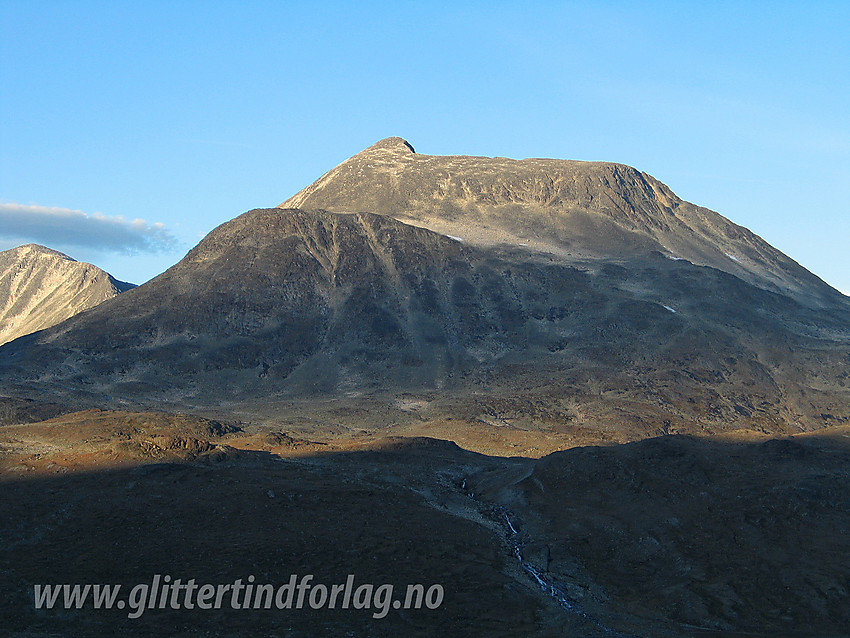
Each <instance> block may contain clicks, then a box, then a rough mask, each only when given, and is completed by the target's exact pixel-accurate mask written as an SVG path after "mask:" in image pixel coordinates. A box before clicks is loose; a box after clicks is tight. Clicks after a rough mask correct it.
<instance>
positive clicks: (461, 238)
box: [446, 235, 463, 242]
mask: <svg viewBox="0 0 850 638" xmlns="http://www.w3.org/2000/svg"><path fill="white" fill-rule="evenodd" d="M446 237H448V238H449V239H454V240H455V241H460V242H462V241H463V237H455V236H454V235H446Z"/></svg>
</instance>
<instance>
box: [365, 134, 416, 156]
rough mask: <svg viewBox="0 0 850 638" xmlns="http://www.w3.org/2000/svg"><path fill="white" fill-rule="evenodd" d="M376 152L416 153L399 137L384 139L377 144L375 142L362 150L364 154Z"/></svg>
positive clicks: (408, 143)
mask: <svg viewBox="0 0 850 638" xmlns="http://www.w3.org/2000/svg"><path fill="white" fill-rule="evenodd" d="M378 150H389V151H400V152H402V153H416V150H415V149H414V148H413V146H412V145H411V144H410V142H408V141H407V140H405V139H404V138H401V137H385V138H384V139H382V140H380V141H379V142H375V143H374V144H372V146H370V147H369V148H367V149H366V150H364V151H363V152H364V153H368V152H370V151H378Z"/></svg>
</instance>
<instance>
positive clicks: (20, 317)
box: [0, 244, 133, 344]
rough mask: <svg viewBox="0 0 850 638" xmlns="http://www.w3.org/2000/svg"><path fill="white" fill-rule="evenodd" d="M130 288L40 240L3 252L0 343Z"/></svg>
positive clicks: (0, 253)
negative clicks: (41, 243)
mask: <svg viewBox="0 0 850 638" xmlns="http://www.w3.org/2000/svg"><path fill="white" fill-rule="evenodd" d="M130 288H133V285H132V284H127V283H124V282H122V281H118V280H116V279H114V278H113V277H112V276H111V275H110V274H109V273H107V272H104V271H103V270H101V269H100V268H98V267H97V266H93V265H91V264H86V263H81V262H78V261H74V260H73V259H71V258H70V257H68V256H67V255H63V254H62V253H60V252H57V251H55V250H51V249H49V248H45V247H44V246H39V245H37V244H26V245H24V246H19V247H17V248H13V249H11V250H6V251H3V252H0V344H3V343H6V342H8V341H12V340H13V339H17V338H18V337H20V336H22V335H25V334H29V333H31V332H36V331H38V330H43V329H44V328H49V327H50V326H54V325H56V324H57V323H60V322H62V321H64V320H65V319H67V318H68V317H71V316H73V315H75V314H77V313H79V312H82V311H83V310H87V309H89V308H92V307H94V306H96V305H97V304H99V303H101V302H103V301H106V300H107V299H111V298H112V297H115V296H116V295H118V294H119V293H121V292H124V291H125V290H129V289H130Z"/></svg>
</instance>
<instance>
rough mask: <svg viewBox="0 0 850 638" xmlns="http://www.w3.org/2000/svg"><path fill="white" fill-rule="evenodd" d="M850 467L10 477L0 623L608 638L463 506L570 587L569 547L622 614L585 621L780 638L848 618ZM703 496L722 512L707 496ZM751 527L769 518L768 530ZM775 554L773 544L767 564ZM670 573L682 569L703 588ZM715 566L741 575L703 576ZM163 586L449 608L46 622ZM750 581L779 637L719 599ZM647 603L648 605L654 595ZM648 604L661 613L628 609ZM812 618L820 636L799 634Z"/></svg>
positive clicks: (434, 446)
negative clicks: (96, 587)
mask: <svg viewBox="0 0 850 638" xmlns="http://www.w3.org/2000/svg"><path fill="white" fill-rule="evenodd" d="M848 461H850V439H848V438H847V437H846V436H835V437H831V438H830V437H826V436H822V437H818V436H806V437H797V438H795V439H793V440H789V439H785V440H772V441H767V442H757V443H737V442H729V441H727V442H724V441H716V440H714V441H712V440H705V439H697V438H690V437H679V436H671V437H663V438H661V439H654V440H649V441H643V442H639V443H635V444H629V445H621V446H609V447H597V448H577V449H574V450H568V451H564V452H559V453H556V454H554V455H550V456H549V457H544V458H543V459H541V460H540V461H533V460H529V459H501V458H498V457H487V456H483V455H480V454H476V453H472V452H467V451H465V450H462V449H460V448H457V447H456V446H454V444H451V443H447V442H442V441H430V440H426V439H420V440H416V441H413V442H411V441H388V442H387V443H386V444H385V445H384V446H383V447H381V446H378V447H377V448H376V449H370V450H362V451H349V452H323V453H314V454H303V455H298V456H293V457H289V458H284V459H281V458H279V457H277V456H275V455H273V454H271V453H269V452H264V451H244V450H243V451H239V452H238V453H235V454H231V455H228V456H227V457H225V458H223V459H219V461H218V462H212V461H207V462H200V461H195V462H183V463H175V462H170V463H152V464H143V465H138V466H135V467H127V468H121V469H110V470H101V471H81V472H75V473H68V474H63V475H52V476H39V477H26V476H22V477H19V478H15V479H7V480H4V481H2V483H0V537H2V539H3V544H2V546H0V570H2V576H3V584H2V586H0V616H2V618H3V624H4V627H5V631H6V632H7V634H8V635H13V636H14V635H18V636H32V635H55V634H59V635H74V636H100V635H106V634H110V635H112V634H118V633H120V634H123V635H128V636H149V635H170V636H201V635H228V636H254V635H269V636H277V635H286V636H316V635H329V636H330V635H335V636H336V635H350V636H390V635H398V634H399V633H401V635H417V636H437V635H440V636H444V635H454V636H480V635H488V636H499V635H503V636H516V635H529V636H530V635H540V636H544V635H576V636H592V635H617V633H616V632H614V633H613V634H612V633H607V634H606V632H605V631H603V629H602V628H601V624H593V623H589V621H588V620H587V618H584V619H582V618H579V617H578V616H577V615H575V614H573V615H571V614H570V613H569V612H566V611H565V610H563V609H561V608H558V607H557V606H556V605H553V604H550V603H549V602H547V598H546V596H545V595H541V594H540V593H539V592H537V591H536V590H535V587H534V585H533V583H531V582H530V581H528V578H527V576H523V574H522V572H521V571H520V572H519V576H517V574H516V573H515V572H516V569H517V565H515V564H513V562H512V561H513V557H512V556H511V555H510V552H509V551H506V546H505V543H506V542H507V541H506V540H505V538H506V534H507V532H506V530H505V529H504V528H503V527H500V526H499V525H500V524H501V523H500V524H492V521H491V524H490V527H489V528H488V527H486V526H483V525H481V524H479V523H478V522H475V521H474V520H468V518H472V517H471V516H470V517H468V518H464V517H463V516H460V515H458V513H459V511H460V510H459V509H458V508H459V507H461V506H462V503H465V502H469V503H471V505H470V507H471V508H472V509H469V510H468V511H467V513H468V512H471V511H473V510H474V508H475V507H478V508H479V511H481V512H484V513H485V514H486V512H487V511H488V508H491V509H492V508H505V507H506V508H508V511H510V512H511V515H512V516H514V517H515V524H516V525H517V527H518V528H519V533H520V538H521V541H522V543H523V544H524V545H523V547H524V548H526V549H527V551H528V556H529V557H531V558H532V559H533V558H535V556H536V554H534V552H536V551H538V550H540V548H541V547H543V546H544V545H547V546H549V547H550V548H554V549H550V551H554V552H555V562H554V564H553V565H552V566H551V567H552V570H551V571H552V573H553V574H555V575H557V576H558V577H559V578H561V577H564V576H563V574H564V572H563V567H564V565H565V564H566V563H564V562H563V561H562V562H561V563H559V562H558V561H561V560H562V559H563V560H566V558H565V553H566V552H572V557H571V560H573V561H574V562H575V561H576V560H578V561H579V562H580V563H582V565H581V570H583V572H582V573H584V574H589V575H591V576H593V577H594V578H595V579H596V581H597V582H599V583H603V584H604V586H605V588H606V591H607V594H606V595H607V596H608V597H609V602H608V603H606V604H608V606H609V611H610V614H609V611H605V609H604V608H599V609H594V610H593V614H594V616H593V617H594V618H595V619H596V620H604V619H607V620H610V621H613V622H614V623H615V624H616V625H617V626H620V627H627V628H630V630H629V631H630V632H631V633H633V634H634V635H653V636H664V635H698V634H699V635H709V634H708V633H705V632H706V631H711V634H710V635H726V636H732V635H734V634H733V633H732V632H733V631H734V630H736V629H737V630H747V631H754V632H756V633H755V635H759V634H758V633H757V628H758V626H759V624H760V623H762V625H761V626H762V627H763V628H764V629H766V630H770V631H768V633H765V634H764V635H776V633H775V631H776V629H777V627H779V628H782V627H785V629H786V631H784V632H783V635H789V636H791V635H800V636H803V635H841V634H840V631H839V632H838V633H836V628H837V627H841V626H842V625H841V624H839V623H842V622H847V621H850V618H847V614H848V612H847V611H846V610H848V609H850V605H847V604H846V603H847V602H848V600H847V591H848V585H847V581H846V566H847V565H850V544H848V542H847V541H845V540H844V536H843V535H842V534H840V533H839V532H838V530H842V529H847V528H848V526H850V502H848V498H850V497H848V495H850V476H848V474H847V472H846V468H847V467H848V464H847V463H848ZM532 469H533V472H532ZM535 482H536V484H540V485H542V486H543V490H542V491H541V488H539V487H537V485H536V484H535ZM469 491H475V492H476V495H475V498H474V499H471V498H470V497H469V496H468V492H469ZM701 492H708V493H710V495H711V498H710V499H708V500H705V499H703V501H700V500H699V496H698V495H699V494H700V493H701ZM506 494H507V495H508V496H510V495H511V494H513V497H511V498H513V500H511V498H508V497H506ZM517 494H520V495H521V497H522V498H519V499H517V498H514V497H516V495H517ZM748 494H749V496H748ZM459 504H461V505H459ZM660 504H663V507H662V505H660ZM768 505H770V507H768ZM765 508H767V509H765ZM493 511H496V510H493ZM499 511H501V510H499ZM771 517H773V518H771ZM670 518H678V520H679V521H680V525H679V527H678V530H679V531H676V530H677V528H676V527H675V526H673V527H670V526H668V528H669V529H667V531H666V532H665V534H667V536H665V537H663V538H661V537H659V538H660V542H661V544H662V545H663V547H664V550H665V551H663V552H658V553H653V552H651V551H650V552H646V551H644V552H643V553H632V554H631V555H630V552H635V551H636V550H635V548H640V547H642V544H645V543H646V540H645V539H646V537H647V535H649V532H648V531H647V530H648V529H650V528H651V526H652V525H653V524H654V521H656V520H668V519H670ZM758 520H768V521H769V524H768V525H766V526H765V525H762V527H761V528H760V527H759V525H758V524H757V521H758ZM606 526H607V527H606ZM827 529H831V530H832V534H831V536H829V537H828V536H827V535H826V534H825V530H827ZM630 534H631V535H632V538H629V535H630ZM712 534H717V535H718V540H717V542H711V541H710V540H709V538H710V536H711V535H712ZM618 535H619V536H618ZM623 535H625V536H623ZM801 535H802V536H801ZM615 537H617V538H619V541H616V542H615V540H612V539H615ZM582 539H583V540H582ZM581 543H585V544H586V545H587V547H588V548H590V549H589V550H587V551H585V550H582V549H581ZM736 543H738V544H739V546H737V547H736V546H735V544H736ZM760 546H762V547H761V548H760ZM670 547H674V548H675V550H676V552H677V553H674V552H673V551H672V550H670V551H668V550H669V548H670ZM765 547H767V550H765ZM770 547H774V548H779V549H780V550H781V551H779V552H778V553H777V557H776V559H775V560H773V559H771V558H770V551H769V548H770ZM795 547H796V548H797V549H796V552H797V554H796V555H795V553H794V551H795V550H794V548H795ZM508 549H509V548H508ZM524 551H525V550H524ZM747 552H750V553H752V555H753V556H754V557H755V559H753V560H748V561H747V560H744V561H742V563H741V565H740V570H739V571H738V572H735V571H734V570H735V566H734V560H738V557H739V556H743V555H745V554H746V553H747ZM594 554H599V556H600V558H599V560H597V561H594V560H593V559H592V556H593V555H594ZM730 556H731V557H732V559H733V560H732V562H730V558H729V557H730ZM618 561H619V563H618ZM667 561H685V562H686V563H688V564H689V565H690V568H689V569H690V571H691V575H690V576H688V575H687V571H688V570H685V571H682V569H679V568H680V567H681V565H678V567H677V566H676V565H673V567H676V569H673V567H671V565H672V564H668V563H667ZM718 566H719V567H718ZM722 569H727V570H730V569H731V570H732V571H731V572H727V573H725V574H721V575H720V576H716V577H714V580H713V581H712V580H711V579H710V578H708V577H707V576H706V574H709V575H711V574H713V573H714V572H713V571H712V570H715V571H716V570H721V571H722ZM559 570H561V571H559ZM600 570H601V571H600ZM604 570H609V573H605V571H604ZM795 570H798V571H797V572H795ZM650 572H651V574H650V576H647V574H648V573H650ZM718 573H719V572H718ZM156 574H159V575H161V576H163V577H164V576H165V575H169V576H170V577H171V578H172V579H177V578H180V579H181V580H182V581H183V582H186V581H187V580H188V579H195V580H196V582H197V583H199V584H200V583H210V584H214V585H217V584H231V583H233V582H234V581H236V579H240V578H241V579H242V581H243V582H247V579H248V577H249V576H253V577H254V580H255V582H256V583H257V584H261V583H269V584H275V585H281V584H284V583H286V582H287V581H288V580H289V578H290V576H291V575H292V574H296V575H298V576H299V577H300V576H303V575H306V574H312V575H313V576H314V583H325V584H327V585H328V586H330V585H332V584H337V583H344V582H345V581H346V578H347V576H348V575H349V574H354V575H355V577H356V582H357V583H358V584H359V583H372V584H375V585H376V586H378V585H379V584H382V583H391V584H393V585H394V587H395V588H396V591H399V590H403V589H404V588H405V587H406V585H408V584H414V583H423V584H425V585H426V586H427V585H429V584H434V583H439V584H442V586H443V587H444V588H445V599H444V601H443V603H442V605H441V606H440V607H439V608H438V609H433V610H429V609H424V608H423V609H419V610H413V609H411V610H405V609H399V610H395V609H392V610H390V611H389V612H388V614H387V615H386V617H385V618H381V619H376V618H373V617H372V613H373V612H374V611H375V610H374V609H368V610H367V609H363V610H354V609H347V610H342V609H335V610H330V609H318V610H314V609H310V608H307V607H308V605H306V604H305V608H304V609H300V610H294V609H289V610H286V609H284V610H280V609H275V608H274V607H273V608H272V609H268V610H266V609H256V610H255V609H250V610H234V609H231V608H227V605H225V608H223V609H221V610H208V611H207V610H199V609H194V610H188V609H179V610H173V609H148V610H145V612H144V613H143V614H142V615H141V617H140V618H137V619H130V618H128V617H127V616H128V612H127V610H126V609H125V610H117V609H112V610H105V609H92V608H91V605H88V606H87V607H86V608H83V609H72V610H64V609H62V610H60V609H52V610H46V609H41V610H36V609H35V608H34V603H33V591H34V590H33V586H34V585H36V584H64V583H69V584H96V583H99V584H121V585H122V587H123V588H124V589H125V591H127V590H129V589H131V588H132V587H133V586H135V585H137V584H143V583H151V581H152V578H153V577H154V575H156ZM683 574H684V575H683ZM721 576H722V577H721ZM524 578H525V580H523V579H524ZM665 579H667V580H666V581H665ZM772 579H773V581H774V582H771V581H772ZM842 579H843V580H842ZM526 581H528V582H526ZM626 583H629V584H628V586H626ZM688 583H690V584H688ZM752 583H757V584H758V586H759V587H761V598H762V599H763V600H767V601H770V604H771V605H774V604H775V603H776V601H777V600H779V602H780V603H782V604H784V605H785V608H783V609H781V610H776V614H775V623H774V624H772V625H769V626H768V625H764V624H763V623H764V622H765V620H764V619H765V618H766V617H767V618H770V617H771V616H770V613H772V612H771V610H769V609H768V610H767V611H766V610H765V609H764V608H763V606H760V605H759V604H758V603H757V602H756V601H752V600H746V599H736V600H734V605H733V608H732V615H730V613H729V609H726V608H725V607H723V604H722V600H723V599H724V596H727V595H728V591H727V590H726V589H723V587H728V588H731V589H729V591H732V593H733V594H734V593H735V592H736V591H738V590H740V592H745V591H748V590H747V587H751V585H752ZM663 586H667V587H668V589H676V588H679V589H681V591H691V592H696V593H695V594H694V596H695V598H693V600H700V601H703V600H704V598H703V597H702V593H704V591H709V592H714V593H713V594H712V595H714V596H715V598H716V599H717V600H718V601H719V602H718V606H717V607H714V608H712V607H711V606H707V607H705V608H704V609H699V610H697V612H695V614H692V615H691V616H693V618H695V619H698V618H699V617H700V616H699V614H700V613H701V614H703V616H702V618H703V619H706V618H707V619H714V620H715V621H716V622H715V624H714V625H711V624H705V623H702V624H700V623H696V622H694V623H693V624H692V625H691V628H690V629H687V628H686V625H687V624H688V623H685V622H681V621H680V620H677V621H676V622H669V619H665V618H664V617H663V615H662V612H664V611H665V610H668V607H665V605H667V604H668V603H670V600H671V597H670V596H669V595H667V594H665V595H661V596H656V595H657V594H658V593H659V592H661V591H663ZM712 588H714V589H712ZM818 592H820V593H818ZM668 593H669V592H668ZM653 596H656V597H657V603H658V604H657V606H656V608H652V603H651V602H650V603H646V601H647V600H651V599H652V597H653ZM733 598H734V596H733ZM225 600H229V599H225ZM676 600H678V599H676ZM676 600H674V601H673V602H674V603H675V602H676ZM688 600H691V599H689V598H687V597H683V598H682V600H681V601H679V602H682V601H684V602H687V601H688ZM636 602H640V603H641V604H649V607H648V608H644V609H642V610H640V611H639V612H637V613H635V603H636ZM670 604H672V603H670ZM842 605H843V607H841V606H842ZM842 609H843V610H844V611H842ZM606 614H608V615H606ZM765 614H767V616H765ZM801 615H807V623H808V624H807V626H808V627H810V628H811V629H810V631H809V632H806V631H805V630H801V629H800V628H799V623H798V618H799V617H800V616H801ZM626 616H628V618H627V619H626V620H624V618H626ZM671 617H673V618H678V619H682V618H689V617H690V616H688V614H681V613H672V612H671ZM736 617H737V625H736V624H735V618H736ZM629 618H630V619H629ZM594 622H596V621H594ZM588 623H589V624H588ZM843 626H845V627H846V626H847V625H843ZM698 627H702V629H698ZM714 630H717V632H715V631H714ZM721 630H722V631H721ZM699 632H703V633H702V634H700V633H699ZM771 632H774V633H771ZM795 632H796V633H795Z"/></svg>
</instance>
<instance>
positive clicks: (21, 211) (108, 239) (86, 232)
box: [0, 202, 178, 254]
mask: <svg viewBox="0 0 850 638" xmlns="http://www.w3.org/2000/svg"><path fill="white" fill-rule="evenodd" d="M0 237H2V238H6V239H14V240H16V241H24V242H33V243H38V244H45V245H46V246H49V247H56V246H83V247H86V248H95V249H98V250H103V251H108V252H116V253H124V254H134V253H159V252H168V251H171V250H174V249H176V248H177V247H178V242H177V240H176V239H175V238H174V237H173V236H172V235H171V233H170V232H168V230H167V229H166V228H165V226H164V225H163V224H161V223H159V222H157V223H153V224H151V223H149V222H147V221H145V220H144V219H132V220H128V219H124V217H121V216H116V217H112V216H109V215H104V214H103V213H93V214H91V215H87V214H85V213H84V212H83V211H80V210H72V209H70V208H59V207H56V206H37V205H32V204H17V203H13V202H8V203H3V202H0Z"/></svg>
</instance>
